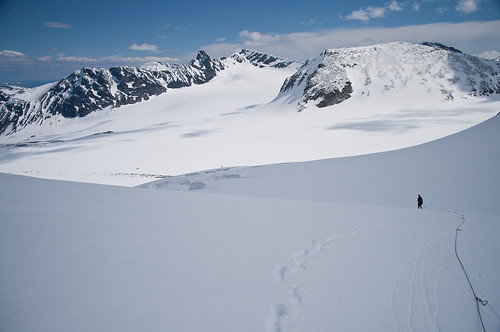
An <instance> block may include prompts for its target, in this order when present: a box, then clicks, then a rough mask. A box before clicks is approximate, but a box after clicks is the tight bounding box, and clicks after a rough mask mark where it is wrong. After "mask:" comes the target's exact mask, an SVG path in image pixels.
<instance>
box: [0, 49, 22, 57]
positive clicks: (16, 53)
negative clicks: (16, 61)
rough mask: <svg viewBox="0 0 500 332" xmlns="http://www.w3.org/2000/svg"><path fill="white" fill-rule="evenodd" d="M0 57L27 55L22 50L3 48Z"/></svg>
mask: <svg viewBox="0 0 500 332" xmlns="http://www.w3.org/2000/svg"><path fill="white" fill-rule="evenodd" d="M0 57H6V58H11V59H13V58H25V57H26V55H25V54H24V53H22V52H19V51H12V50H3V51H0Z"/></svg>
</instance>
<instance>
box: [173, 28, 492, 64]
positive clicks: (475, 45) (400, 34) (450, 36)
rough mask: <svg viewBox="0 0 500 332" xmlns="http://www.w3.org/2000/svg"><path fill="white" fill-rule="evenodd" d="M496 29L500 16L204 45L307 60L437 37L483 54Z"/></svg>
mask: <svg viewBox="0 0 500 332" xmlns="http://www.w3.org/2000/svg"><path fill="white" fill-rule="evenodd" d="M497 31H500V20H498V21H489V22H467V23H436V24H424V25H412V26H403V27H394V28H380V27H364V28H357V29H331V30H320V31H314V32H300V33H289V34H266V33H260V32H255V31H254V32H250V31H248V30H245V31H242V32H241V33H240V37H241V39H242V40H241V42H239V43H217V44H212V45H207V46H204V47H203V48H202V49H204V50H205V51H206V52H207V53H208V54H209V55H210V56H211V57H221V56H228V55H230V54H231V53H234V52H235V51H238V50H241V49H242V48H252V49H254V50H256V51H261V52H266V53H269V54H273V55H276V56H280V57H285V58H291V59H296V60H306V59H308V58H311V57H314V56H317V55H318V54H319V53H321V52H322V51H324V50H325V49H329V48H335V47H355V46H366V45H372V44H376V43H385V42H392V41H406V42H415V43H421V42H424V41H435V42H440V43H443V44H445V45H449V46H453V47H456V48H458V49H460V50H461V51H463V52H465V53H468V54H480V53H481V52H485V51H489V50H491V45H500V34H498V33H497ZM190 56H192V54H190ZM183 60H184V59H183Z"/></svg>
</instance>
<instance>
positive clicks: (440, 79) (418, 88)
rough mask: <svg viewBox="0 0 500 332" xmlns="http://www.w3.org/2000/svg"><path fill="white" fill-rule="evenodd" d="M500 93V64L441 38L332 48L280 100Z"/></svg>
mask: <svg viewBox="0 0 500 332" xmlns="http://www.w3.org/2000/svg"><path fill="white" fill-rule="evenodd" d="M492 94H500V64H499V63H498V62H496V61H491V60H485V59H481V58H478V57H474V56H470V55H466V54H463V53H462V52H460V51H458V50H456V49H454V48H452V47H447V46H444V45H441V44H438V43H424V44H411V43H400V42H397V43H396V42H394V43H387V44H380V45H374V46H367V47H356V48H340V49H331V50H327V51H325V52H324V53H322V54H321V55H319V56H318V57H316V58H313V59H311V60H309V61H308V62H307V63H306V64H304V66H303V67H302V68H300V69H299V70H298V71H297V73H295V74H294V75H293V76H291V77H290V78H289V79H287V80H286V81H285V83H284V84H283V86H282V88H281V91H280V95H279V96H278V98H277V99H285V100H286V101H287V102H289V103H294V104H296V105H297V108H298V109H299V110H303V109H305V108H307V107H308V105H309V106H311V107H313V108H314V107H319V108H322V107H327V106H331V105H336V104H340V103H342V102H343V101H345V100H347V99H349V98H356V99H360V98H366V97H368V96H370V95H376V96H380V97H383V98H394V95H396V98H399V99H403V98H404V99H407V102H413V103H419V102H421V100H422V98H423V99H425V100H429V99H430V100H431V101H434V102H435V101H442V100H453V99H463V98H467V97H471V96H484V95H492Z"/></svg>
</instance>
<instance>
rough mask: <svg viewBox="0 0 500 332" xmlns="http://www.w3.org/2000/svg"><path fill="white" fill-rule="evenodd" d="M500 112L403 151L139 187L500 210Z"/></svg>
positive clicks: (225, 171)
mask: <svg viewBox="0 0 500 332" xmlns="http://www.w3.org/2000/svg"><path fill="white" fill-rule="evenodd" d="M499 141H500V116H498V115H497V116H496V117H494V118H492V119H490V120H487V121H486V122H484V123H481V124H479V125H477V126H475V127H473V128H470V129H468V130H466V131H464V132H460V133H458V134H455V135H452V136H449V137H445V138H443V139H440V140H437V141H433V142H430V143H426V144H423V145H419V146H415V147H411V148H406V149H402V150H396V151H389V152H383V153H377V154H370V155H363V156H357V157H350V158H336V159H325V160H319V161H312V162H303V163H286V164H278V165H264V166H256V167H235V168H220V169H213V170H206V171H199V172H194V173H190V174H186V175H180V176H174V177H168V178H166V179H162V180H158V181H154V182H152V183H148V184H144V185H143V187H147V188H156V189H167V190H181V191H193V190H195V191H201V192H210V193H217V194H225V195H226V194H227V195H242V196H256V197H272V198H280V199H297V200H312V201H334V202H346V203H356V204H371V205H383V206H400V207H412V206H414V203H415V202H414V199H413V197H414V196H416V195H417V194H418V193H421V194H423V195H424V197H426V198H427V203H426V204H427V206H429V207H433V208H435V209H447V210H454V211H464V212H468V213H491V214H498V215H500V204H498V202H497V201H498V188H500V176H498V164H499V162H500V153H499V150H500V149H499V147H498V142H499Z"/></svg>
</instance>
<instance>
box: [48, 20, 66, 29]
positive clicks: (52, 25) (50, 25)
mask: <svg viewBox="0 0 500 332" xmlns="http://www.w3.org/2000/svg"><path fill="white" fill-rule="evenodd" d="M43 26H44V27H46V28H53V29H73V27H72V26H71V25H70V24H67V23H62V22H43Z"/></svg>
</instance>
